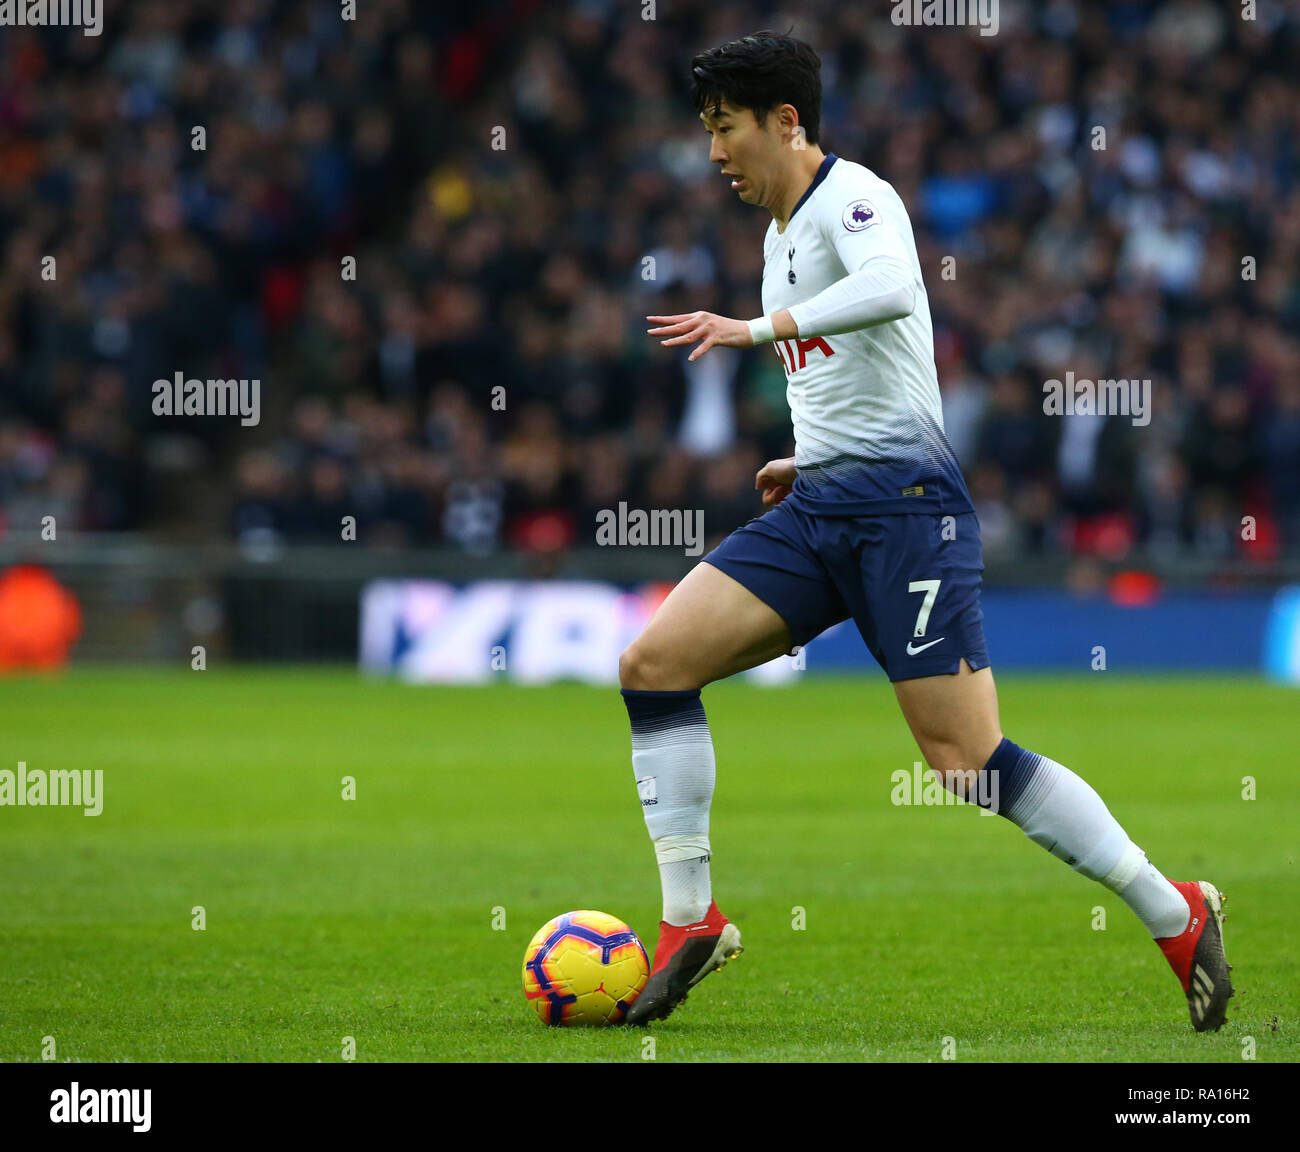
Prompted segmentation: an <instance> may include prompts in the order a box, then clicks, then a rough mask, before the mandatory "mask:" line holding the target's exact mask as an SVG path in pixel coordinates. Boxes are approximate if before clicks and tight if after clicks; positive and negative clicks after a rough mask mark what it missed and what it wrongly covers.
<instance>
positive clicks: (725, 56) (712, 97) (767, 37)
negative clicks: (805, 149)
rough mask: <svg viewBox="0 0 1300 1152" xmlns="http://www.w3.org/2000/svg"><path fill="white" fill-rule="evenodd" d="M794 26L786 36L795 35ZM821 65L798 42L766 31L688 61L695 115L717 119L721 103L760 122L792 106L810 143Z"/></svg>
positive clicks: (815, 132)
mask: <svg viewBox="0 0 1300 1152" xmlns="http://www.w3.org/2000/svg"><path fill="white" fill-rule="evenodd" d="M793 30H794V29H793V25H792V26H791V28H790V31H793ZM821 68H822V62H821V60H820V59H819V58H818V56H817V53H816V52H814V51H813V50H812V48H811V47H809V46H808V45H807V44H805V43H804V42H803V41H802V40H796V39H794V38H793V37H792V36H790V35H789V34H788V33H782V32H773V31H771V30H770V29H764V30H763V31H762V32H755V33H754V34H753V35H752V36H742V37H741V38H740V39H739V40H732V41H730V42H729V43H727V44H723V45H722V46H721V47H719V48H710V49H708V50H707V51H705V52H700V53H699V54H697V55H696V56H694V57H692V58H691V100H692V102H693V103H694V105H695V111H696V112H697V113H702V112H704V111H705V109H706V108H707V109H709V114H710V115H713V116H716V115H717V114H718V111H719V110H720V107H721V104H722V101H724V100H726V101H728V102H729V103H731V104H734V105H735V106H736V107H737V108H747V109H749V110H750V111H752V112H753V113H754V117H755V119H757V120H758V121H759V123H762V122H763V120H765V119H766V118H767V114H768V113H769V112H771V111H772V110H773V109H774V108H779V107H780V106H781V105H782V104H793V105H794V107H795V109H796V111H798V113H799V123H800V124H801V125H802V126H803V130H804V134H805V138H806V139H807V141H808V143H809V144H816V143H817V141H818V137H819V136H820V134H821V119H822V76H821Z"/></svg>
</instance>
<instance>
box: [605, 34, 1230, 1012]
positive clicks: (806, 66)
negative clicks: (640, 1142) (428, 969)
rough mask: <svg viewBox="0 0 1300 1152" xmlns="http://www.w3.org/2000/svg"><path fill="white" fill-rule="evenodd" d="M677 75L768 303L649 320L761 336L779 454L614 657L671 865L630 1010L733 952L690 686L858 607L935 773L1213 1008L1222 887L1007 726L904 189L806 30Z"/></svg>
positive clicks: (641, 779)
mask: <svg viewBox="0 0 1300 1152" xmlns="http://www.w3.org/2000/svg"><path fill="white" fill-rule="evenodd" d="M691 71H692V82H693V90H692V96H693V100H694V104H695V108H696V110H697V111H698V112H699V114H700V119H701V120H702V121H703V124H704V127H705V128H706V129H707V130H708V133H709V137H710V141H711V146H710V151H709V159H710V161H711V162H712V163H715V164H717V165H718V166H719V168H720V169H721V174H722V177H723V178H724V179H726V180H728V181H730V186H731V188H732V189H733V190H734V191H735V193H736V195H737V196H738V197H739V198H740V199H741V200H742V201H743V202H744V203H746V204H754V205H757V206H760V207H762V208H764V209H766V210H767V211H768V212H770V213H771V214H772V222H771V224H770V225H769V226H768V230H767V237H766V239H765V241H764V270H763V310H764V313H765V315H764V316H762V317H759V318H757V319H754V320H749V321H742V320H735V319H730V318H728V317H725V316H718V315H714V314H713V313H709V312H694V313H690V314H689V315H679V316H649V317H647V319H648V320H649V321H651V322H652V323H655V324H657V325H658V326H657V327H655V328H651V329H650V330H649V334H650V335H651V336H654V337H659V338H660V343H661V344H662V345H663V346H664V347H668V348H674V347H681V346H683V345H696V346H695V347H694V348H693V350H692V351H691V352H690V355H689V359H690V360H696V359H698V358H699V357H700V356H702V355H704V354H706V353H707V352H708V351H709V350H710V349H711V348H715V347H718V348H749V347H751V346H754V345H757V344H764V343H768V344H773V346H774V349H775V352H776V354H777V356H779V357H780V359H781V363H782V365H783V366H784V368H785V373H786V379H787V398H788V400H789V404H790V412H791V416H792V419H793V423H794V438H795V455H794V456H793V457H792V458H790V459H787V460H772V461H769V462H768V463H767V464H766V465H764V466H763V468H762V469H760V470H759V472H758V474H757V477H756V479H755V485H754V486H755V488H761V489H762V493H763V495H762V501H763V503H764V504H766V505H770V506H771V509H770V511H768V512H767V513H765V514H764V515H761V516H758V517H756V518H755V519H753V520H751V521H750V522H749V523H748V524H745V525H744V526H743V527H741V528H739V529H737V530H736V531H735V532H733V533H732V534H731V535H730V536H728V537H727V538H726V539H725V540H724V541H723V542H722V543H721V544H720V545H719V546H718V547H717V548H716V549H714V550H713V551H712V552H710V553H709V554H708V555H707V556H705V557H704V558H703V559H702V561H701V562H700V563H699V564H698V565H696V567H695V568H694V569H692V570H691V572H689V573H688V574H687V575H686V577H685V578H684V579H683V580H682V581H681V583H679V584H678V585H677V586H676V587H675V588H674V589H673V591H672V592H671V593H670V594H669V596H668V597H667V598H666V599H665V600H664V602H663V604H662V605H661V606H660V607H659V610H658V611H657V612H656V613H655V615H654V617H653V618H652V619H651V620H650V622H649V623H648V624H647V625H646V627H645V629H644V630H643V631H642V633H641V634H640V636H638V637H637V639H636V640H635V641H633V642H632V644H630V645H629V646H628V648H627V650H626V651H625V652H624V653H623V655H622V659H621V660H620V663H619V678H620V681H621V684H622V690H623V698H624V700H625V701H626V704H627V710H628V714H629V717H630V720H631V729H632V764H633V770H634V773H635V776H636V785H637V792H638V794H639V796H640V799H641V803H642V811H643V813H644V816H645V821H646V825H647V827H648V829H649V832H650V837H651V839H652V840H653V842H654V847H655V852H656V855H657V857H658V862H659V870H660V878H661V881H662V886H663V921H662V922H661V923H660V925H659V940H658V944H657V946H656V948H655V959H654V968H653V970H652V972H651V975H650V979H649V982H648V983H647V984H646V987H645V989H644V990H643V991H642V993H641V995H640V996H639V997H638V999H637V1000H636V1002H635V1004H633V1006H632V1008H631V1009H630V1010H629V1012H628V1015H627V1017H626V1022H627V1023H629V1024H644V1023H646V1022H648V1021H651V1020H656V1019H661V1018H662V1017H665V1016H667V1015H668V1014H669V1013H670V1012H672V1011H673V1009H674V1008H676V1007H677V1005H678V1004H680V1003H681V1002H682V1001H683V1000H685V999H686V995H687V992H688V991H689V990H690V989H691V988H693V987H694V986H695V985H696V984H697V983H698V982H699V981H700V980H701V979H703V978H704V977H705V976H706V975H708V974H709V973H710V972H713V971H714V970H716V969H717V968H720V967H721V966H722V965H723V964H725V963H726V961H727V960H728V959H730V958H731V957H733V956H736V955H737V954H739V952H740V951H741V939H740V932H739V930H738V929H737V928H736V926H735V925H734V924H731V923H730V922H729V921H728V920H727V918H726V917H725V916H723V914H722V913H721V912H720V911H719V910H718V906H717V904H716V902H715V901H714V900H713V895H712V887H711V881H710V874H709V861H710V855H711V853H710V847H709V806H710V803H711V802H712V798H713V786H714V779H715V765H714V755H713V744H712V741H711V738H710V735H709V726H708V721H707V719H706V718H705V714H704V708H703V706H702V704H701V701H700V689H701V688H703V687H704V685H706V684H709V683H711V682H712V681H714V680H720V679H722V678H723V677H726V676H731V675H733V674H735V673H737V672H741V671H743V670H745V669H747V668H752V667H754V666H755V665H757V664H762V663H764V662H765V661H768V660H771V659H773V658H774V657H777V656H780V655H783V654H786V653H790V652H791V649H792V648H794V647H797V646H800V645H804V644H807V643H808V641H810V640H811V639H812V638H813V637H815V636H817V635H818V634H819V633H820V632H822V631H823V630H824V629H826V628H828V627H830V626H831V625H833V624H836V623H838V622H839V621H841V620H844V619H846V618H848V617H852V618H853V621H854V623H855V624H856V625H857V628H858V631H859V632H860V633H861V635H862V639H863V640H864V641H865V643H866V645H867V647H868V648H869V649H870V650H871V653H872V655H873V656H874V657H875V658H876V660H877V661H878V662H879V663H880V665H881V667H882V668H884V670H885V672H886V673H887V675H888V676H889V679H890V680H891V681H892V683H893V686H894V693H895V695H896V697H897V698H898V703H899V707H900V708H901V709H902V712H903V717H904V719H905V720H906V721H907V724H908V726H909V727H910V728H911V730H912V734H913V735H914V737H915V738H916V742H917V744H918V745H919V746H920V748H921V751H922V753H923V754H924V756H925V759H926V761H927V762H928V764H929V765H930V768H931V770H932V771H934V772H935V773H937V774H938V776H939V777H940V778H941V779H942V780H943V782H944V785H945V786H946V787H948V788H950V789H952V790H953V791H955V792H956V793H957V794H958V795H961V796H963V797H964V798H966V799H967V800H968V801H970V802H973V803H977V804H979V805H980V806H982V807H985V808H990V809H992V810H994V811H996V812H997V813H998V814H999V815H1001V816H1004V817H1006V818H1007V819H1008V820H1010V821H1011V822H1012V823H1013V824H1015V825H1017V826H1018V827H1019V828H1021V829H1022V830H1023V832H1024V833H1025V835H1026V836H1028V837H1029V838H1030V839H1031V840H1033V841H1034V843H1036V844H1039V845H1041V846H1042V847H1043V848H1044V849H1046V850H1047V851H1048V852H1050V853H1051V854H1052V855H1053V856H1056V857H1057V858H1058V859H1061V860H1064V861H1065V862H1066V863H1067V864H1068V865H1069V866H1070V867H1072V868H1074V869H1075V870H1076V871H1078V872H1081V873H1083V875H1085V876H1087V877H1089V878H1090V879H1092V880H1095V881H1097V882H1098V883H1100V884H1103V885H1105V886H1106V887H1107V888H1109V889H1111V890H1112V891H1114V892H1116V893H1117V894H1118V895H1119V896H1120V898H1121V899H1122V900H1123V901H1124V902H1125V903H1126V904H1128V906H1129V907H1130V908H1132V909H1133V911H1134V912H1135V913H1136V915H1137V917H1138V919H1139V920H1141V921H1142V923H1143V925H1144V926H1145V927H1146V929H1147V930H1148V931H1149V932H1150V933H1151V935H1152V937H1154V939H1155V941H1156V943H1157V944H1159V946H1160V949H1161V951H1162V952H1163V953H1164V955H1165V957H1166V959H1167V960H1168V962H1169V963H1170V965H1171V966H1172V967H1173V970H1174V973H1175V974H1176V975H1177V977H1178V980H1179V983H1180V984H1181V985H1182V988H1183V992H1184V994H1185V995H1186V998H1187V1004H1188V1007H1189V1010H1190V1012H1191V1018H1192V1025H1193V1026H1194V1027H1195V1029H1196V1030H1197V1031H1198V1032H1202V1031H1205V1030H1207V1029H1214V1030H1217V1029H1218V1028H1219V1027H1220V1026H1221V1025H1222V1023H1223V1020H1224V1012H1225V1010H1226V1007H1227V1003H1228V998H1229V996H1231V994H1232V987H1231V984H1230V981H1229V976H1228V972H1229V966H1228V963H1227V960H1226V959H1225V957H1224V952H1223V939H1222V934H1221V924H1222V919H1223V912H1222V906H1223V896H1222V895H1221V893H1220V892H1219V891H1218V890H1217V889H1216V888H1215V887H1214V885H1212V884H1209V883H1206V882H1204V881H1201V882H1191V883H1182V882H1176V881H1171V880H1168V879H1166V878H1165V877H1164V875H1162V874H1161V872H1160V871H1159V870H1158V869H1157V868H1156V867H1155V866H1154V865H1152V864H1151V863H1149V862H1148V860H1147V858H1146V855H1145V853H1144V852H1143V851H1142V849H1141V848H1139V847H1138V846H1137V845H1136V844H1134V843H1133V841H1132V840H1130V839H1129V837H1128V834H1127V833H1126V832H1125V831H1124V829H1123V828H1122V827H1121V826H1120V825H1119V823H1118V822H1117V821H1116V820H1115V818H1114V816H1112V815H1111V814H1110V812H1109V810H1108V809H1107V808H1106V805H1105V804H1104V803H1103V802H1102V800H1101V797H1100V796H1098V795H1097V793H1096V792H1095V791H1093V789H1092V788H1091V787H1089V785H1088V784H1087V783H1086V782H1085V781H1084V780H1083V779H1081V778H1080V777H1079V776H1077V775H1076V774H1075V773H1074V772H1072V771H1070V769H1069V768H1067V767H1065V765H1063V764H1059V763H1057V762H1056V761H1055V760H1052V759H1051V758H1050V757H1048V756H1044V755H1041V754H1040V753H1037V752H1032V751H1030V750H1029V749H1026V748H1021V747H1019V746H1018V745H1016V744H1014V743H1012V742H1011V741H1010V740H1009V739H1007V738H1006V737H1005V736H1003V734H1002V729H1001V726H1000V723H999V719H998V702H997V693H996V691H995V689H994V685H993V672H992V669H991V668H990V666H989V658H988V655H987V652H986V649H985V643H984V634H983V612H982V610H981V608H980V603H979V590H980V573H981V572H982V571H983V567H984V565H983V561H982V558H981V549H980V533H979V524H978V522H977V520H976V517H975V512H974V510H973V508H972V505H971V500H970V495H969V493H968V492H967V489H966V484H965V481H964V479H963V477H962V473H961V469H960V467H959V466H958V464H957V461H956V459H955V458H954V456H953V453H952V450H951V448H950V447H949V445H948V441H947V439H946V437H945V435H944V429H943V414H942V410H941V408H940V401H939V388H938V381H937V377H936V371H935V364H934V342H933V332H932V330H931V325H930V308H929V304H928V302H927V299H926V292H925V284H924V282H923V280H922V276H921V266H920V263H919V261H918V259H917V252H916V242H915V240H914V239H913V236H912V227H911V222H910V220H909V219H908V215H907V209H906V208H905V207H904V206H903V202H902V200H901V199H900V198H899V196H898V193H897V192H895V191H894V189H893V187H892V186H891V185H889V184H888V183H886V182H885V181H884V180H882V179H881V178H880V177H879V176H877V175H876V174H875V173H874V172H872V171H870V170H869V169H867V168H865V167H863V166H862V165H861V164H856V163H854V162H853V161H851V160H845V159H843V158H842V157H837V156H836V155H835V154H834V153H829V154H823V152H822V151H821V149H820V148H819V147H818V143H817V140H818V130H819V121H820V116H821V79H820V61H819V60H818V58H817V55H816V53H815V52H814V51H813V50H812V49H811V48H810V47H809V46H808V45H807V44H804V43H802V42H801V41H799V40H796V39H793V38H791V37H789V36H784V35H780V34H778V33H773V32H760V33H757V34H755V35H752V36H745V37H743V38H742V39H740V40H736V41H733V42H731V43H728V44H724V45H723V46H722V47H720V48H715V49H712V50H710V51H706V52H702V53H700V54H699V55H697V56H696V57H694V59H693V60H692V61H691ZM981 774H983V776H982V778H981Z"/></svg>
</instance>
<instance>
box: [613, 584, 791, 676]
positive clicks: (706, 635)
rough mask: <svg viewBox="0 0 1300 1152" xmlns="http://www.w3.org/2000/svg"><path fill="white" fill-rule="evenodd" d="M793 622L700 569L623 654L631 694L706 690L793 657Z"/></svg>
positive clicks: (671, 595) (746, 591) (738, 587)
mask: <svg viewBox="0 0 1300 1152" xmlns="http://www.w3.org/2000/svg"><path fill="white" fill-rule="evenodd" d="M790 648H791V640H790V629H789V626H788V625H787V624H786V622H785V621H784V620H783V619H782V618H781V617H780V616H779V615H778V614H777V613H776V612H775V611H774V610H773V609H772V608H769V607H768V606H767V605H766V604H765V603H764V602H763V601H762V600H760V599H759V598H758V597H757V596H755V595H754V593H752V592H751V591H749V589H748V588H746V587H745V586H744V585H743V584H741V583H739V582H738V581H736V580H734V579H732V578H731V577H730V576H728V575H727V574H726V573H725V572H722V571H720V570H719V569H717V568H715V567H713V565H712V564H708V563H705V562H701V563H699V564H697V565H696V566H695V567H694V568H692V569H691V571H690V572H688V573H687V574H686V577H685V578H684V579H683V580H682V581H681V583H679V584H678V585H677V587H676V588H674V589H673V590H672V591H671V592H670V593H669V594H668V596H667V598H666V599H665V600H664V602H663V603H662V604H661V605H659V610H658V611H657V612H656V613H655V614H654V616H653V617H651V619H650V622H649V623H648V624H647V625H646V626H645V628H644V629H643V630H642V632H641V635H640V636H638V637H637V638H636V639H635V640H634V641H633V642H632V643H631V644H630V645H629V646H628V648H627V650H626V651H625V652H624V653H623V656H622V659H621V660H620V661H619V669H618V671H619V680H620V682H621V683H622V685H623V687H624V688H628V689H641V690H649V691H660V692H674V691H689V690H691V689H694V688H703V687H704V685H705V684H709V683H711V682H712V681H714V680H721V679H724V678H725V677H727V676H731V675H734V674H735V673H737V672H743V671H745V670H746V669H747V668H753V667H755V666H757V665H759V664H765V663H767V661H769V660H773V659H775V658H776V657H777V656H782V655H784V654H785V653H787V652H789V651H790Z"/></svg>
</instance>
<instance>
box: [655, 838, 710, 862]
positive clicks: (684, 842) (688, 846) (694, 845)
mask: <svg viewBox="0 0 1300 1152" xmlns="http://www.w3.org/2000/svg"><path fill="white" fill-rule="evenodd" d="M654 846H655V857H656V859H658V861H659V863H660V864H676V863H677V862H678V861H679V860H698V859H699V858H700V857H701V856H708V855H710V849H709V838H708V837H707V836H664V837H662V838H660V839H658V840H656V841H655V842H654Z"/></svg>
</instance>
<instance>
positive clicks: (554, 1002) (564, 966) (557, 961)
mask: <svg viewBox="0 0 1300 1152" xmlns="http://www.w3.org/2000/svg"><path fill="white" fill-rule="evenodd" d="M649 974H650V965H649V963H648V961H647V960H646V954H645V949H644V948H643V947H642V946H641V941H640V940H639V939H638V938H637V934H636V933H635V932H633V931H632V929H631V928H629V927H628V926H627V925H626V924H624V923H623V921H622V920H620V919H618V917H617V916H610V915H608V914H606V913H604V912H593V911H589V910H584V911H580V912H566V913H565V914H564V915H563V916H557V917H555V919H554V920H548V921H547V922H546V923H545V924H543V925H542V926H541V927H540V928H539V929H538V930H537V934H536V935H535V936H534V937H533V938H532V940H531V941H529V944H528V950H527V951H526V952H525V953H524V995H525V996H526V997H527V998H528V1000H529V1002H530V1003H531V1004H532V1006H533V1009H534V1010H535V1011H536V1012H537V1015H538V1016H539V1017H540V1018H541V1019H542V1020H543V1022H545V1023H547V1024H553V1025H556V1026H565V1025H582V1024H586V1025H602V1024H617V1023H619V1022H620V1021H621V1020H622V1019H623V1016H624V1014H625V1013H626V1012H627V1010H628V1008H630V1007H631V1006H632V1004H633V1002H634V1001H635V1000H636V998H637V996H639V995H640V993H641V989H642V988H644V987H645V984H646V980H647V979H648V977H649Z"/></svg>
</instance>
